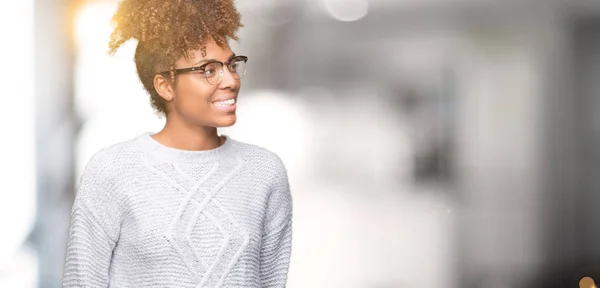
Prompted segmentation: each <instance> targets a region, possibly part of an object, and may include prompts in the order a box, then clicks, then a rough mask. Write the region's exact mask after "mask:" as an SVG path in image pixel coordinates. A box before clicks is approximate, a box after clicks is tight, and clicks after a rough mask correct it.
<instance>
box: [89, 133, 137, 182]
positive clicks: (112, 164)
mask: <svg viewBox="0 0 600 288" xmlns="http://www.w3.org/2000/svg"><path fill="white" fill-rule="evenodd" d="M137 139H138V138H137V137H136V138H135V139H131V140H127V141H123V142H119V143H115V144H112V145H109V146H107V147H104V148H102V149H100V150H99V151H97V152H96V153H94V154H93V155H92V156H91V158H90V160H89V161H88V162H87V164H86V167H85V170H84V172H83V175H82V177H83V178H84V179H85V178H87V179H92V178H93V179H97V180H103V181H109V180H111V179H114V178H115V177H117V176H119V175H123V172H125V171H126V170H127V168H128V166H131V165H132V164H135V163H139V161H138V158H139V156H140V155H141V151H140V149H139V145H138V143H137Z"/></svg>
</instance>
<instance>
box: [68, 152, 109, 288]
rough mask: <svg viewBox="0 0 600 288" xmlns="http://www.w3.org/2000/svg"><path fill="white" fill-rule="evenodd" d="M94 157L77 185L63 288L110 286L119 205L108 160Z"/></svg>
mask: <svg viewBox="0 0 600 288" xmlns="http://www.w3.org/2000/svg"><path fill="white" fill-rule="evenodd" d="M98 158H99V157H96V156H95V157H93V158H92V160H90V162H89V163H88V165H87V166H86V169H85V172H84V173H83V176H82V177H81V181H80V184H79V186H78V188H77V194H76V196H75V202H74V204H73V209H72V211H71V223H70V227H69V237H68V242H67V252H66V255H65V263H64V267H63V268H64V270H63V287H64V288H69V287H94V288H95V287H108V285H109V267H110V262H111V258H112V251H113V248H114V247H115V245H116V239H117V237H118V233H119V226H120V225H119V224H118V223H119V215H120V213H119V210H120V209H119V205H118V203H117V202H118V201H116V198H115V196H114V193H113V191H112V190H114V185H113V184H112V183H114V181H112V179H111V177H109V175H110V171H109V170H110V169H108V167H110V166H109V165H108V163H106V164H104V163H103V162H104V161H100V160H99V159H98Z"/></svg>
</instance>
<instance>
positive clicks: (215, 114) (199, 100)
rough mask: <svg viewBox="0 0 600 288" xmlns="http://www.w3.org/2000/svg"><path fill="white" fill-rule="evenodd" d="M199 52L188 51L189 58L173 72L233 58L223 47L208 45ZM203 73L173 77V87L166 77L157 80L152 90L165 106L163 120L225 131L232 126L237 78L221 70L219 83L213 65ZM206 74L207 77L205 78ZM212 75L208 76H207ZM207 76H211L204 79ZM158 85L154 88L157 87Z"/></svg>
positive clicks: (214, 44) (224, 46)
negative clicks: (225, 128)
mask: <svg viewBox="0 0 600 288" xmlns="http://www.w3.org/2000/svg"><path fill="white" fill-rule="evenodd" d="M204 51H205V52H206V53H205V55H204V56H203V53H202V50H201V49H198V50H196V51H191V52H190V55H193V56H192V57H188V58H186V57H182V58H180V59H179V60H178V61H177V62H176V63H175V67H174V69H184V68H190V67H200V66H202V65H203V64H206V63H208V62H211V61H214V60H217V61H221V62H223V63H225V62H227V61H228V60H230V59H231V58H232V57H234V56H235V54H234V53H233V52H232V51H231V49H230V47H229V45H227V44H221V45H219V44H216V43H215V42H214V41H209V42H208V43H206V45H205V50H204ZM205 67H206V69H205V71H202V70H198V71H186V72H185V73H179V74H177V76H176V80H175V81H176V83H175V85H173V83H172V82H171V81H170V79H168V77H162V76H157V77H159V78H162V80H161V79H158V83H157V79H156V78H155V87H157V90H158V92H159V94H160V95H161V96H162V97H163V98H164V99H165V100H166V102H167V119H169V118H172V117H177V118H180V119H181V120H183V121H184V122H186V123H189V124H191V125H195V126H205V127H228V126H231V125H233V124H235V122H236V114H235V111H236V103H237V96H238V92H239V90H240V80H239V79H236V78H240V77H239V76H237V75H235V74H233V73H232V71H230V70H229V69H228V67H227V66H224V67H223V69H222V71H223V72H222V73H223V74H222V81H221V82H220V83H219V80H218V79H220V77H221V76H220V75H219V71H217V70H214V68H215V67H214V65H209V66H205ZM207 73H208V74H207ZM211 73H212V74H211ZM207 75H209V76H211V75H212V76H211V77H210V79H207ZM157 84H158V85H157Z"/></svg>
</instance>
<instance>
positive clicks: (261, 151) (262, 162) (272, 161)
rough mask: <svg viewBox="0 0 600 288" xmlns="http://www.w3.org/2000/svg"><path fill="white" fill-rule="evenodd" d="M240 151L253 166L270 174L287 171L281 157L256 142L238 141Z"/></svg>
mask: <svg viewBox="0 0 600 288" xmlns="http://www.w3.org/2000/svg"><path fill="white" fill-rule="evenodd" d="M235 144H236V148H237V151H238V153H240V155H241V156H242V158H243V159H244V160H245V161H246V163H247V164H248V165H249V166H250V167H252V168H256V169H259V170H262V171H264V172H265V173H268V174H273V175H281V174H285V173H287V170H286V167H285V164H284V163H283V161H282V159H281V157H279V155H277V154H276V153H275V152H273V151H271V150H269V149H267V148H264V147H261V146H258V145H254V144H249V143H244V142H239V141H236V143H235Z"/></svg>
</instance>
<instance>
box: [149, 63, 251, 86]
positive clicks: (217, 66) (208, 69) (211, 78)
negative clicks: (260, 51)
mask: <svg viewBox="0 0 600 288" xmlns="http://www.w3.org/2000/svg"><path fill="white" fill-rule="evenodd" d="M247 61H248V57H246V56H234V57H232V58H231V59H229V60H227V61H226V62H221V61H211V62H208V63H204V64H202V65H200V66H197V67H189V68H182V69H173V70H169V71H163V72H159V73H158V74H160V75H163V76H167V77H168V76H170V75H171V73H173V74H174V75H178V74H181V73H188V72H195V71H200V72H201V73H202V74H203V75H204V77H205V78H206V81H208V83H210V84H211V85H219V84H221V82H223V75H225V71H223V67H224V66H227V69H229V72H231V75H233V78H235V79H236V80H240V79H242V78H243V77H244V75H246V62H247Z"/></svg>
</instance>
